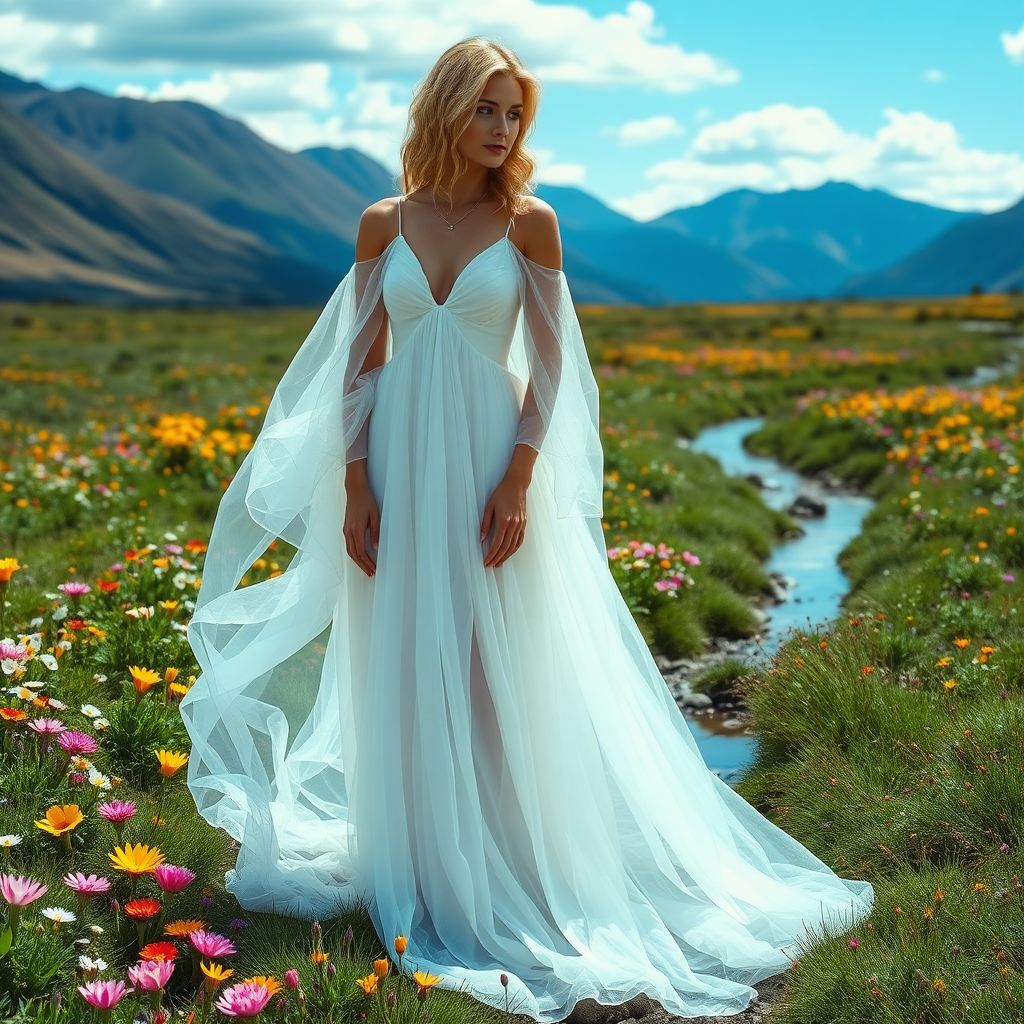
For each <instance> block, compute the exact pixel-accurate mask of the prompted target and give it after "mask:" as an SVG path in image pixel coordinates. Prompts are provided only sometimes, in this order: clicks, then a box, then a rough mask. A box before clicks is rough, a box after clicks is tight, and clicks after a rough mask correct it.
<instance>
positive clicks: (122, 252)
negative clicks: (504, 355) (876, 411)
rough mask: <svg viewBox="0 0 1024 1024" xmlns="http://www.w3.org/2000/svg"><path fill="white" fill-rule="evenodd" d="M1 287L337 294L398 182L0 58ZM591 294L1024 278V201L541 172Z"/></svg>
mask: <svg viewBox="0 0 1024 1024" xmlns="http://www.w3.org/2000/svg"><path fill="white" fill-rule="evenodd" d="M0 179H2V180H3V181H4V183H5V186H6V187H5V188H4V189H2V190H0V295H3V296H5V297H8V298H47V297H50V298H53V297H57V296H63V297H66V298H71V299H76V300H80V301H97V302H113V303H117V302H134V303H143V302H161V303H168V302H171V303H174V302H177V303H207V304H225V303H228V304H230V303H243V304H255V303H264V304H271V305H277V304H307V303H322V302H324V301H326V299H327V298H328V297H329V296H330V294H331V292H332V291H333V290H334V288H335V287H336V285H337V282H338V280H340V278H341V277H342V276H344V274H345V273H347V271H348V269H349V267H350V266H351V265H352V260H353V258H354V246H355V236H356V232H357V230H358V225H359V217H360V214H361V213H362V211H363V210H364V209H365V208H366V206H368V205H370V204H371V203H373V202H376V201H377V200H378V199H381V198H383V197H384V196H388V195H395V194H397V192H398V188H397V187H396V186H397V179H396V178H395V177H394V176H393V175H392V174H391V173H390V172H389V171H388V170H387V169H386V168H385V167H383V166H382V165H381V164H379V163H378V162H377V161H375V160H374V159H372V158H371V157H369V156H367V155H366V154H365V153H362V152H360V151H358V150H356V149H351V148H345V149H332V148H330V147H322V146H321V147H313V148H310V149H306V150H303V151H301V152H298V153H291V152H288V151H286V150H283V149H280V148H278V147H277V146H274V145H272V144H271V143H269V142H267V141H266V140H265V139H262V138H261V137H260V136H258V135H257V134H256V133H255V132H253V131H251V130H250V129H249V128H248V127H246V126H245V125H244V124H243V123H242V122H241V121H238V120H235V119H233V118H230V117H226V116H225V115H223V114H220V113H218V112H216V111H214V110H212V109H211V108H209V107H206V106H204V105H203V104H201V103H195V102H191V101H184V100H183V101H161V102H150V101H146V100H136V99H130V98H127V97H113V96H107V95H104V94H102V93H98V92H95V91H93V90H91V89H85V88H74V89H67V90H59V91H58V90H51V89H49V88H47V87H46V86H44V85H42V84H40V83H38V82H29V81H26V80H24V79H21V78H18V77H16V76H14V75H9V74H5V73H3V72H0ZM537 195H538V196H540V197H541V198H543V199H544V200H545V201H547V202H549V203H550V204H551V205H552V207H554V209H555V211H556V212H557V214H558V218H559V224H560V227H561V232H562V242H563V267H564V269H565V273H566V276H567V278H568V279H569V285H570V288H571V290H572V294H573V297H574V298H575V299H576V301H578V302H601V303H611V304H617V303H632V304H640V305H660V304H664V303H677V302H700V301H714V302H736V301H746V300H755V301H759V300H771V299H799V298H806V297H810V296H815V297H819V298H825V297H832V296H846V295H858V296H865V297H868V296H886V295H905V296H928V295H948V294H961V293H964V292H967V291H968V290H970V289H971V288H972V287H975V286H977V287H980V288H982V289H984V290H986V291H1003V290H1009V289H1011V288H1018V287H1021V286H1024V200H1022V201H1021V202H1018V203H1017V204H1016V205H1014V206H1012V207H1010V208H1009V209H1007V210H1003V211H1001V212H998V213H993V214H979V213H962V212H957V211H953V210H946V209H941V208H938V207H934V206H929V205H928V204H926V203H916V202H910V201H908V200H904V199H900V198H898V197H896V196H893V195H891V194H889V193H887V192H884V191H882V190H880V189H863V188H860V187H859V186H856V185H852V184H849V183H845V182H827V183H825V184H823V185H821V186H819V187H817V188H814V189H806V190H800V189H790V190H788V191H785V192H778V193H771V194H768V193H761V192H756V191H753V190H751V189H737V190H734V191H732V192H727V193H724V194H723V195H720V196H718V197H717V198H715V199H713V200H710V201H709V202H707V203H703V204H701V205H699V206H691V207H687V208H684V209H678V210H672V211H670V212H668V213H666V214H664V215H662V216H661V217H658V218H656V219H654V220H651V221H646V222H641V221H636V220H634V219H632V218H630V217H627V216H625V215H624V214H621V213H619V212H617V211H615V210H613V209H611V208H609V207H608V206H606V205H605V204H604V203H602V202H601V201H600V200H599V199H597V198H596V197H594V196H592V195H590V194H588V193H586V192H585V191H583V190H581V189H577V188H570V187H561V186H552V185H540V186H539V187H538V188H537Z"/></svg>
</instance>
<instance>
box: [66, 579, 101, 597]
mask: <svg viewBox="0 0 1024 1024" xmlns="http://www.w3.org/2000/svg"><path fill="white" fill-rule="evenodd" d="M57 589H58V590H63V591H64V593H65V594H66V595H67V596H68V597H70V598H79V597H83V596H84V595H85V594H88V593H90V592H91V591H92V587H90V586H89V584H88V583H82V582H80V581H79V580H72V581H71V582H70V583H60V584H58V585H57Z"/></svg>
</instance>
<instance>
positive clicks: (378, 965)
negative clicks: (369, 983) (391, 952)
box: [373, 960, 390, 978]
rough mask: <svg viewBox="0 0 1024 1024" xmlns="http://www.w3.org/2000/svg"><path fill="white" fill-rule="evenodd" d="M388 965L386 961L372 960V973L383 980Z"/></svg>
mask: <svg viewBox="0 0 1024 1024" xmlns="http://www.w3.org/2000/svg"><path fill="white" fill-rule="evenodd" d="M389 966H390V963H389V962H388V961H387V960H374V961H373V973H374V974H376V975H377V977H378V978H383V977H384V976H385V975H386V974H387V973H388V967H389Z"/></svg>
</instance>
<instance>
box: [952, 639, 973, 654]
mask: <svg viewBox="0 0 1024 1024" xmlns="http://www.w3.org/2000/svg"><path fill="white" fill-rule="evenodd" d="M970 645H971V641H970V640H964V639H962V638H959V639H956V640H954V641H953V646H954V647H959V648H960V650H961V651H962V650H963V649H964V648H965V647H970Z"/></svg>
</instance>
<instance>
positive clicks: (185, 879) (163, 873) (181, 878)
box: [153, 864, 196, 894]
mask: <svg viewBox="0 0 1024 1024" xmlns="http://www.w3.org/2000/svg"><path fill="white" fill-rule="evenodd" d="M153 876H154V877H155V878H156V884H157V885H159V886H160V888H161V889H163V891H164V892H169V893H172V894H173V893H178V892H181V890H182V889H184V888H185V887H186V886H188V885H189V884H190V883H192V882H193V881H195V877H196V873H195V872H194V871H189V869H188V868H179V867H175V865H173V864H157V866H156V867H155V868H154V869H153Z"/></svg>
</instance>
